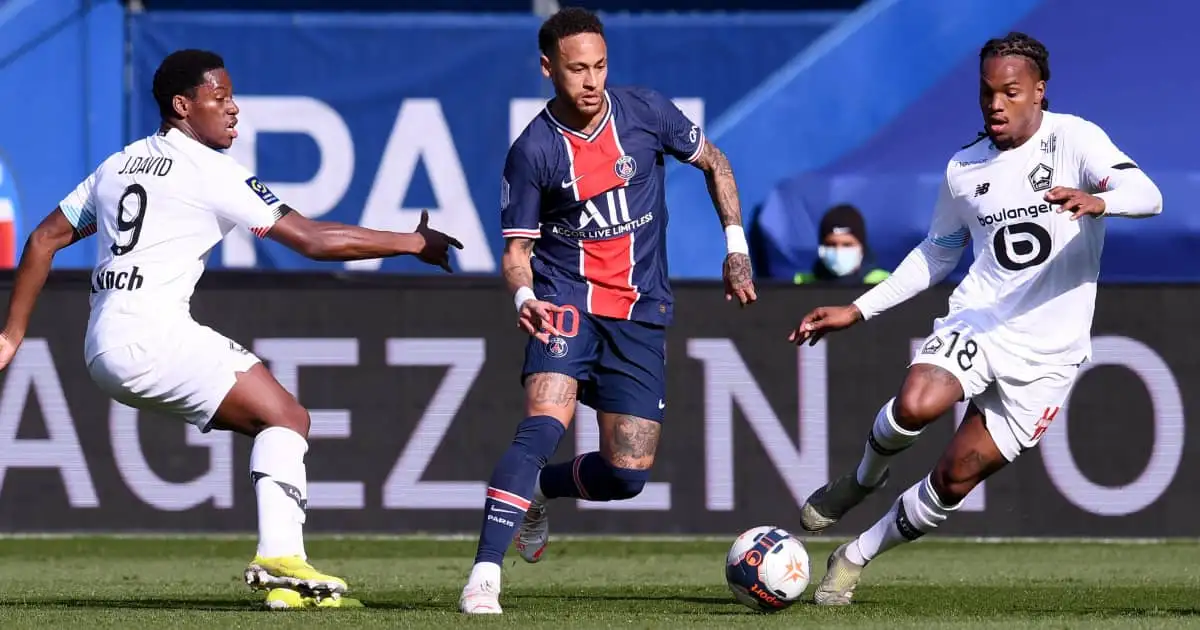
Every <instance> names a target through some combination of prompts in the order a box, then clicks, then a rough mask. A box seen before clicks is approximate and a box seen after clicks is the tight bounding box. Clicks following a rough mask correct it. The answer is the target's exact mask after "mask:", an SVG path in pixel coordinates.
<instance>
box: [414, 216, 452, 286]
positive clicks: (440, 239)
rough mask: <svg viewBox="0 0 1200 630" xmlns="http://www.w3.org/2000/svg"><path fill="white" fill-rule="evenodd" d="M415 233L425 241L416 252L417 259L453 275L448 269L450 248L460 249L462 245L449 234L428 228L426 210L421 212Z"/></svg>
mask: <svg viewBox="0 0 1200 630" xmlns="http://www.w3.org/2000/svg"><path fill="white" fill-rule="evenodd" d="M415 233H416V234H420V235H421V237H422V238H424V239H425V245H424V246H422V247H421V251H420V252H417V259H418V260H420V261H421V262H423V263H427V264H430V265H434V266H437V267H441V268H442V269H445V270H446V271H448V272H450V273H454V270H453V269H451V268H450V248H451V247H457V248H458V249H462V248H463V246H462V243H460V242H458V239H456V238H454V237H453V236H450V235H449V234H443V233H442V232H439V231H437V230H435V229H433V228H431V227H429V211H428V210H422V211H421V222H420V223H418V224H417V231H416V232H415Z"/></svg>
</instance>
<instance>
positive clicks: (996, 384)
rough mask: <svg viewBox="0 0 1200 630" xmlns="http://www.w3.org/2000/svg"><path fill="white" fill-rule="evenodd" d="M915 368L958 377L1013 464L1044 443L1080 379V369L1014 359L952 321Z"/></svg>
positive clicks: (938, 325)
mask: <svg viewBox="0 0 1200 630" xmlns="http://www.w3.org/2000/svg"><path fill="white" fill-rule="evenodd" d="M912 364H913V365H916V364H927V365H936V366H938V367H940V368H942V369H944V370H946V371H948V372H950V373H951V374H953V375H954V376H955V378H957V379H958V382H959V383H960V384H961V385H962V389H963V395H964V398H965V399H967V400H970V401H972V402H974V403H975V406H976V407H978V408H979V410H980V411H982V412H983V415H984V423H985V425H986V426H987V430H988V433H990V434H991V436H992V440H993V441H994V442H995V443H996V446H997V447H998V448H999V449H1000V453H1001V454H1003V455H1004V457H1005V459H1007V460H1008V461H1010V462H1011V461H1013V460H1014V459H1016V458H1017V456H1018V455H1020V454H1021V452H1022V451H1025V450H1028V449H1031V448H1033V447H1034V446H1037V443H1038V442H1039V441H1041V439H1042V434H1044V433H1045V432H1046V429H1047V428H1049V426H1050V423H1051V422H1053V420H1054V416H1055V415H1056V414H1057V413H1058V409H1059V407H1061V406H1062V405H1063V403H1065V402H1066V401H1067V398H1068V397H1069V396H1070V394H1071V388H1072V387H1073V386H1074V385H1075V377H1076V376H1078V374H1079V366H1078V365H1053V364H1044V363H1035V362H1032V361H1029V360H1027V359H1024V358H1022V357H1018V356H1015V355H1013V354H1011V353H1010V352H1008V351H1007V350H1005V349H1004V347H1003V346H1002V345H1000V344H998V343H996V342H995V341H994V340H993V339H992V338H991V337H989V335H988V334H987V333H986V332H983V333H977V332H974V331H973V330H971V328H970V327H969V326H968V325H966V324H965V323H963V322H961V321H956V320H954V319H949V318H947V319H939V320H938V321H937V322H935V323H934V329H933V334H931V335H930V336H929V337H927V338H926V339H925V343H923V344H922V345H921V349H920V350H918V351H917V354H916V356H915V357H913V360H912Z"/></svg>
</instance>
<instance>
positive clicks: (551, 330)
mask: <svg viewBox="0 0 1200 630" xmlns="http://www.w3.org/2000/svg"><path fill="white" fill-rule="evenodd" d="M532 257H533V239H531V238H521V237H510V238H508V239H506V240H505V243H504V255H503V256H501V257H500V268H501V269H503V270H504V272H503V273H504V282H505V283H506V284H507V285H508V290H509V292H510V293H512V294H513V303H514V305H515V306H516V307H517V327H518V328H520V329H521V330H524V331H525V332H527V333H529V334H530V335H532V336H533V337H536V338H537V339H539V340H541V341H542V343H549V341H550V335H557V334H560V333H559V332H558V330H557V329H556V328H555V327H554V313H560V312H562V311H563V308H562V307H560V306H558V305H556V304H553V303H551V302H544V301H542V300H539V299H537V296H536V295H535V294H534V293H533V289H532V288H531V287H532V286H533V266H532V265H531V264H530V259H531V258H532Z"/></svg>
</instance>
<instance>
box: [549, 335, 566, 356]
mask: <svg viewBox="0 0 1200 630" xmlns="http://www.w3.org/2000/svg"><path fill="white" fill-rule="evenodd" d="M546 352H549V353H550V356H552V357H554V358H555V359H561V358H563V357H565V356H567V340H566V339H563V338H562V337H551V338H550V341H549V343H547V344H546Z"/></svg>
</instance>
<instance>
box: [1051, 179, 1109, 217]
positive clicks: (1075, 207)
mask: <svg viewBox="0 0 1200 630" xmlns="http://www.w3.org/2000/svg"><path fill="white" fill-rule="evenodd" d="M1045 199H1046V201H1049V202H1050V203H1052V204H1061V205H1059V206H1058V211H1059V212H1070V213H1071V220H1072V221H1074V220H1076V219H1079V218H1081V217H1086V216H1087V215H1089V214H1092V215H1096V216H1100V215H1102V214H1104V211H1105V210H1106V209H1107V208H1108V206H1107V205H1106V204H1105V203H1104V200H1103V199H1101V198H1099V197H1097V196H1095V195H1089V194H1088V193H1085V192H1083V191H1082V190H1078V189H1076V188H1067V187H1066V186H1055V187H1054V188H1051V189H1050V190H1048V191H1046V196H1045Z"/></svg>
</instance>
